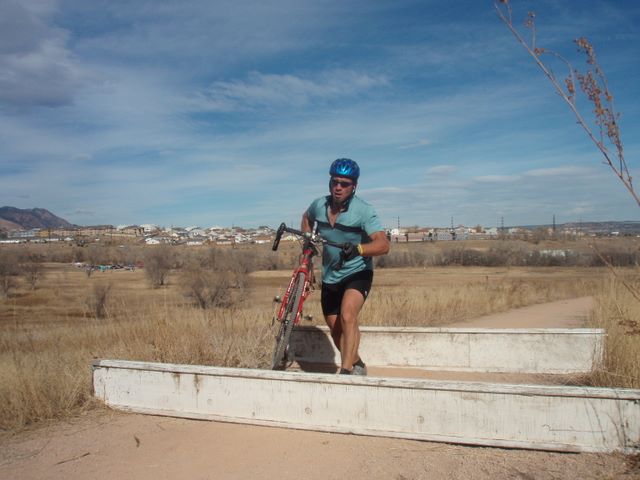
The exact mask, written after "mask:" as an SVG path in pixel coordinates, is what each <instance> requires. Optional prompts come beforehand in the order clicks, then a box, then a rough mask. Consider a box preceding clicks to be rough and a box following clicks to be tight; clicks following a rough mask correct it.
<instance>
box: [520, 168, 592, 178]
mask: <svg viewBox="0 0 640 480" xmlns="http://www.w3.org/2000/svg"><path fill="white" fill-rule="evenodd" d="M591 172H593V170H592V169H591V168H589V167H579V166H560V167H550V168H537V169H534V170H529V171H526V172H524V175H525V176H528V177H569V176H573V175H584V174H587V173H591Z"/></svg>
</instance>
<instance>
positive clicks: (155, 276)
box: [144, 245, 175, 288]
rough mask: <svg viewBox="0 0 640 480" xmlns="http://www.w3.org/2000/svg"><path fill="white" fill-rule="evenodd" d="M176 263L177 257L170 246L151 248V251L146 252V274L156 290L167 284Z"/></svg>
mask: <svg viewBox="0 0 640 480" xmlns="http://www.w3.org/2000/svg"><path fill="white" fill-rule="evenodd" d="M174 262H175V255H174V253H173V251H172V250H171V247H170V246H169V245H158V246H157V247H150V250H149V251H147V252H145V255H144V272H145V275H146V276H147V279H148V280H149V282H150V283H151V285H152V286H153V287H154V288H157V287H161V286H163V285H164V284H165V282H166V279H167V275H169V272H170V271H171V268H173V264H174Z"/></svg>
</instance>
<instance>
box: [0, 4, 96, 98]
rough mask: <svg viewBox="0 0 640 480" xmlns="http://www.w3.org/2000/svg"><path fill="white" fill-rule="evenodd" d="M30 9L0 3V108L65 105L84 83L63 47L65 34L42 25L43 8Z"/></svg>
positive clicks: (58, 29) (67, 51)
mask: <svg viewBox="0 0 640 480" xmlns="http://www.w3.org/2000/svg"><path fill="white" fill-rule="evenodd" d="M34 6H35V7H40V8H34V9H30V8H29V6H27V4H26V3H24V2H21V3H18V2H13V1H10V0H3V1H1V2H0V105H1V104H5V105H9V106H13V107H22V106H38V105H42V106H52V107H55V106H60V105H67V104H69V103H71V101H72V100H73V96H74V92H75V91H76V89H77V88H78V87H80V86H81V85H82V84H83V82H84V81H85V75H86V74H85V72H83V70H82V68H81V67H80V66H79V65H78V63H77V62H76V60H75V59H74V58H73V56H72V54H71V53H70V51H69V50H68V49H67V47H66V44H67V37H68V33H67V32H66V31H64V30H62V29H60V28H55V27H50V26H48V25H47V24H46V23H45V20H46V14H48V13H49V9H48V8H43V7H46V5H44V6H43V5H38V4H35V5H33V6H32V7H34ZM41 16H44V17H45V18H42V17H41Z"/></svg>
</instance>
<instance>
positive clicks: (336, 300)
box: [320, 270, 373, 317]
mask: <svg viewBox="0 0 640 480" xmlns="http://www.w3.org/2000/svg"><path fill="white" fill-rule="evenodd" d="M372 282H373V270H361V271H359V272H356V273H354V274H353V275H349V276H348V277H346V278H345V279H344V280H342V281H341V282H338V283H323V284H322V294H321V295H320V303H321V304H322V313H323V314H324V316H325V317H326V316H328V315H339V314H340V305H341V304H342V297H344V292H345V290H347V289H349V288H354V289H356V290H358V291H359V292H360V293H361V294H362V296H363V297H364V299H365V300H366V299H367V296H368V295H369V292H370V291H371V283H372Z"/></svg>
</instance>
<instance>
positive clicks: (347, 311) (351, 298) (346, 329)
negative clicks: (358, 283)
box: [340, 288, 364, 371]
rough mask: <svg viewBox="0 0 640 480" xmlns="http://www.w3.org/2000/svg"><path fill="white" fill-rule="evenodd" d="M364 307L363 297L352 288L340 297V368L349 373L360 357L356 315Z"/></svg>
mask: <svg viewBox="0 0 640 480" xmlns="http://www.w3.org/2000/svg"><path fill="white" fill-rule="evenodd" d="M363 305H364V296H363V295H362V293H360V292H359V291H358V290H356V289H354V288H348V289H347V290H346V291H345V292H344V297H342V304H341V305H340V324H341V326H342V335H341V337H340V354H341V356H342V368H345V369H347V370H349V371H351V369H352V368H353V364H354V363H356V362H357V361H358V360H359V359H360V356H359V355H358V347H359V346H360V329H359V328H358V315H359V314H360V310H362V306H363Z"/></svg>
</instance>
